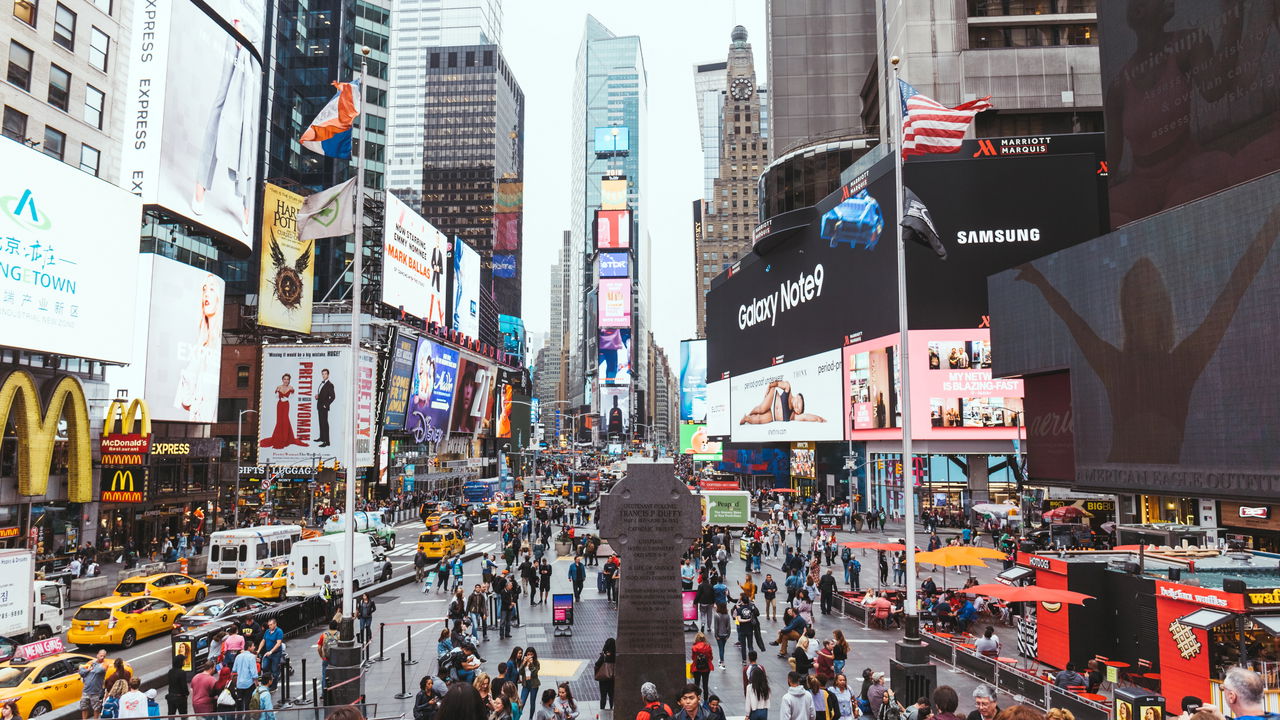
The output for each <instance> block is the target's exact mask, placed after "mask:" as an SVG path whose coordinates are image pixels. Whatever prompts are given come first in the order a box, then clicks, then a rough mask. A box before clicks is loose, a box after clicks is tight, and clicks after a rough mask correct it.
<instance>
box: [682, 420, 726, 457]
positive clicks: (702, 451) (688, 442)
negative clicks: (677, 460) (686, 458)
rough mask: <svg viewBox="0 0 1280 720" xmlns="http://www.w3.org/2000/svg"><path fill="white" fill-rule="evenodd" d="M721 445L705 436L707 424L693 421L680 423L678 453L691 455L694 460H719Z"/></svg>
mask: <svg viewBox="0 0 1280 720" xmlns="http://www.w3.org/2000/svg"><path fill="white" fill-rule="evenodd" d="M722 448H723V446H722V445H721V444H720V443H719V442H717V441H715V440H712V439H710V438H708V437H707V426H706V425H702V424H695V423H681V424H680V454H681V455H691V456H692V457H693V459H694V460H719V459H720V458H721V452H722Z"/></svg>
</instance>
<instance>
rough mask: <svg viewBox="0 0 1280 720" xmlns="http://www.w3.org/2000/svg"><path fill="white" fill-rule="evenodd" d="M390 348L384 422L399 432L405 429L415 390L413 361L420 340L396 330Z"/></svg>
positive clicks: (383, 414) (386, 425) (383, 413)
mask: <svg viewBox="0 0 1280 720" xmlns="http://www.w3.org/2000/svg"><path fill="white" fill-rule="evenodd" d="M390 347H391V353H390V357H389V358H388V359H387V390H386V393H387V395H386V401H385V402H384V403H383V412H382V422H383V425H384V426H385V427H387V428H393V429H396V430H399V429H401V428H403V427H404V419H405V413H406V412H407V411H408V409H409V393H410V391H411V390H412V389H413V371H414V364H413V361H414V358H415V357H416V356H417V350H418V340H417V338H415V337H413V336H412V335H406V334H404V333H402V332H400V331H399V330H394V331H393V332H392V336H391V345H390Z"/></svg>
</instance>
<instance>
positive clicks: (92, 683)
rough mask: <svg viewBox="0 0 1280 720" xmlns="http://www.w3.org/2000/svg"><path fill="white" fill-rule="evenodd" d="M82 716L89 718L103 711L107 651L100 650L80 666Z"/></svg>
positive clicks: (82, 717)
mask: <svg viewBox="0 0 1280 720" xmlns="http://www.w3.org/2000/svg"><path fill="white" fill-rule="evenodd" d="M79 672H80V718H81V720H89V719H90V718H96V717H98V715H100V714H101V713H102V692H103V688H104V681H105V680H106V677H107V651H106V650H98V653H97V654H96V655H95V656H94V658H93V659H92V660H90V661H89V662H87V663H85V664H83V665H81V666H80V668H79Z"/></svg>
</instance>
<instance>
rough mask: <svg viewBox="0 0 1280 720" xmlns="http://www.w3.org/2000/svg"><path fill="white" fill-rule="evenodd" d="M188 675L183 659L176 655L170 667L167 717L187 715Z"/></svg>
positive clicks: (166, 700) (166, 698) (166, 696)
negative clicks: (183, 665) (183, 667)
mask: <svg viewBox="0 0 1280 720" xmlns="http://www.w3.org/2000/svg"><path fill="white" fill-rule="evenodd" d="M187 697H188V690H187V673H186V671H185V670H183V669H182V657H180V656H177V655H175V656H174V657H173V663H172V664H171V665H170V666H169V690H168V692H166V693H165V702H166V703H167V704H168V706H169V708H168V712H167V713H166V714H167V715H186V714H187Z"/></svg>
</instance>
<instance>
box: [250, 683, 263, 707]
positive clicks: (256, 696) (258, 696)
mask: <svg viewBox="0 0 1280 720" xmlns="http://www.w3.org/2000/svg"><path fill="white" fill-rule="evenodd" d="M258 687H259V688H261V687H262V686H261V685H259V686H258ZM249 709H250V710H261V709H262V690H260V689H259V690H254V691H253V694H252V695H250V696H249Z"/></svg>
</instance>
